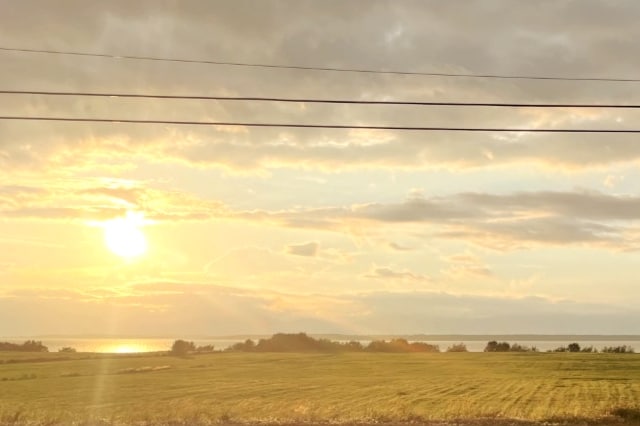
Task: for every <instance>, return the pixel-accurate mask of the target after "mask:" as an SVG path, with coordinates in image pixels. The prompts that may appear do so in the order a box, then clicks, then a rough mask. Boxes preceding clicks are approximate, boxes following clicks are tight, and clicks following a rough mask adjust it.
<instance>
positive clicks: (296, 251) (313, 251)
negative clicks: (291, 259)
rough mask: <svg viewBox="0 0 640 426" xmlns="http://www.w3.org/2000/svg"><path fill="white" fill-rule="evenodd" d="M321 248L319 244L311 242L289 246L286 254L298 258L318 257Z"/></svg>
mask: <svg viewBox="0 0 640 426" xmlns="http://www.w3.org/2000/svg"><path fill="white" fill-rule="evenodd" d="M319 248H320V244H319V243H317V242H315V241H311V242H308V243H303V244H291V245H288V246H287V250H286V252H287V253H288V254H293V255H296V256H305V257H316V256H317V255H318V250H319Z"/></svg>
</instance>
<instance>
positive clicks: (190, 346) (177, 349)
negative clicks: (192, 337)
mask: <svg viewBox="0 0 640 426" xmlns="http://www.w3.org/2000/svg"><path fill="white" fill-rule="evenodd" d="M195 351H196V345H195V344H194V343H193V342H187V341H186V340H180V339H179V340H176V341H175V342H173V345H172V346H171V353H172V354H174V355H181V356H182V355H187V354H188V353H189V352H195Z"/></svg>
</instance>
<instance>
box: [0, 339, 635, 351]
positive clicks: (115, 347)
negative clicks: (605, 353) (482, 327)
mask: <svg viewBox="0 0 640 426" xmlns="http://www.w3.org/2000/svg"><path fill="white" fill-rule="evenodd" d="M488 337H489V339H488V340H493V339H491V336H488ZM25 340H39V341H42V343H43V344H44V345H45V346H47V347H48V348H49V351H50V352H57V351H58V350H60V349H61V348H63V347H72V348H75V349H76V350H77V351H78V352H104V353H134V352H157V351H167V350H169V349H170V348H171V345H172V344H173V342H174V340H175V339H174V338H139V339H131V338H128V339H116V338H53V337H11V338H2V337H0V341H8V342H14V343H22V342H24V341H25ZM185 340H189V341H193V342H194V343H195V344H196V346H204V345H213V346H214V347H215V349H216V350H223V349H226V348H228V347H229V346H231V345H233V344H234V343H237V342H240V341H243V339H237V340H229V339H213V338H212V339H189V338H186V339H185ZM496 340H500V339H496ZM369 342H370V341H369V340H360V343H362V344H363V345H366V344H368V343H369ZM426 342H427V343H431V344H434V345H438V346H439V347H440V350H441V351H445V350H446V349H447V348H448V347H449V346H452V345H454V344H456V343H461V342H462V343H464V344H465V345H466V346H467V349H468V350H469V351H470V352H482V351H483V349H484V347H485V345H486V344H487V340H463V341H460V340H428V341H426ZM572 342H577V343H578V344H580V347H586V346H593V347H595V348H597V349H598V350H600V349H602V348H603V347H604V346H621V345H628V346H631V347H632V348H634V349H636V350H637V351H640V337H637V338H636V337H635V336H634V338H632V339H628V340H589V339H584V340H568V341H562V340H510V341H509V343H519V344H521V345H523V346H535V347H536V348H538V350H539V351H541V352H545V351H547V350H553V349H555V348H557V347H559V346H567V345H568V344H569V343H572Z"/></svg>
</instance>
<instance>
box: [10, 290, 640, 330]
mask: <svg viewBox="0 0 640 426" xmlns="http://www.w3.org/2000/svg"><path fill="white" fill-rule="evenodd" d="M42 290H43V289H35V288H33V289H23V290H20V291H9V292H6V291H5V293H4V294H3V295H0V334H2V335H38V334H66V335H73V334H92V335H96V334H112V335H113V334H115V335H123V334H127V335H139V336H158V335H163V336H175V337H186V336H194V335H208V336H214V335H229V334H269V333H275V332H279V331H284V332H299V331H307V332H310V333H372V334H373V333H375V334H387V333H434V334H435V333H444V334H447V333H461V334H477V333H481V334H491V333H494V334H513V333H554V334H558V333H560V334H607V333H628V334H632V333H633V330H634V329H637V327H638V325H639V324H638V317H639V316H638V312H637V309H635V308H625V307H621V306H613V305H605V304H588V303H580V302H575V301H568V300H564V301H557V300H556V301H554V300H551V299H547V298H542V297H523V298H509V297H500V296H477V295H469V294H466V295H465V294H447V293H436V292H429V291H411V292H406V291H405V292H398V291H384V292H366V293H351V294H349V293H344V294H334V295H323V294H313V295H300V294H296V293H284V292H270V291H262V290H248V289H237V288H233V287H228V286H217V285H211V284H203V283H201V284H195V283H188V282H166V281H165V282H145V283H138V284H135V285H132V286H129V287H128V288H127V287H123V288H121V289H120V290H122V291H121V292H120V293H118V294H113V293H111V292H104V291H102V292H97V291H93V290H91V289H86V290H85V291H82V292H79V291H70V290H63V291H58V290H55V289H48V290H47V291H42Z"/></svg>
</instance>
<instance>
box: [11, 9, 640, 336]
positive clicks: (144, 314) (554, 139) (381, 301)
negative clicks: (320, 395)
mask: <svg viewBox="0 0 640 426" xmlns="http://www.w3.org/2000/svg"><path fill="white" fill-rule="evenodd" d="M639 13H640V4H638V3H637V2H636V1H631V0H629V1H622V0H621V1H617V2H614V3H611V2H602V1H593V2H592V1H586V0H584V1H583V0H581V1H579V2H578V1H569V0H566V1H560V0H553V1H547V0H542V1H539V2H514V1H497V0H483V1H469V2H464V3H463V2H442V1H435V0H434V1H424V0H420V1H404V0H403V1H391V0H388V1H378V0H372V1H366V2H365V1H357V0H354V1H349V2H346V1H322V2H319V1H275V0H274V1H261V2H253V1H244V0H240V1H238V0H234V1H188V2H179V1H162V2H156V1H153V2H152V1H137V2H130V1H124V0H123V1H117V0H116V1H110V2H98V1H60V2H46V1H20V2H11V1H0V48H18V49H40V50H55V51H72V52H92V53H101V54H102V53H104V54H107V55H138V56H154V57H161V58H184V59H202V60H212V61H223V62H246V63H262V64H284V65H296V66H305V67H334V68H358V69H378V70H411V71H421V72H435V73H458V74H469V73H470V74H505V75H538V76H566V77H618V78H638V77H640V75H639V74H638V70H639V69H640V56H638V55H637V40H638V39H640V27H639V26H638V25H637V19H636V18H637V16H638V14H639ZM0 90H28V91H84V92H102V93H141V94H178V95H196V96H197V95H209V96H263V97H284V98H319V99H361V100H407V101H456V102H540V103H554V102H555V103H612V104H633V103H638V101H639V100H640V83H634V82H626V83H625V82H594V81H590V82H585V81H557V80H518V79H474V78H455V77H428V76H415V75H414V76H411V75H391V74H363V73H340V72H327V71H311V70H295V69H275V68H272V69H268V68H255V67H234V66H222V65H211V64H208V65H207V64H195V63H178V62H162V61H142V60H127V59H114V58H100V57H87V56H74V55H61V54H44V53H28V52H15V51H7V50H0ZM638 114H639V113H638V112H634V110H613V109H594V110H591V109H590V110H587V109H575V108H574V109H554V110H549V109H547V110H544V109H539V110H534V109H509V110H504V109H496V108H493V109H492V108H483V109H477V108H463V107H415V106H372V105H322V104H309V103H263V102H239V101H199V100H157V99H153V100H149V99H123V98H90V97H78V96H76V97H73V96H71V97H53V96H42V95H10V94H3V95H0V115H2V116H8V115H12V116H15V115H23V116H60V117H87V118H89V117H95V118H114V119H118V118H121V119H143V120H144V119H160V120H190V121H241V122H242V121H244V122H246V121H250V122H280V123H311V124H313V123H327V124H360V125H362V124H372V125H389V126H454V127H455V126H460V127H465V126H476V127H521V128H535V127H538V128H616V129H624V128H634V127H637V125H638V124H637V123H638V120H637V117H638ZM637 139H638V138H637V136H635V135H624V134H621V135H603V134H570V135H566V134H530V133H504V134H497V133H474V134H461V133H458V134H454V133H447V132H441V133H425V132H400V131H389V130H382V131H371V130H331V129H282V128H281V129H273V128H246V127H197V128H196V127H189V126H175V125H142V124H113V123H60V122H37V121H33V122H22V121H11V120H0V336H24V335H37V334H51V333H55V334H121V335H131V334H138V335H189V334H192V335H195V334H200V335H202V334H208V335H224V334H235V333H271V332H277V331H308V332H315V333H332V332H343V333H420V332H424V333H586V334H589V333H591V334H597V333H618V334H624V333H637V331H638V326H640V316H639V315H638V314H639V313H640V312H638V308H637V303H635V301H636V300H638V298H639V297H640V290H639V289H638V286H637V278H636V275H637V268H638V265H639V264H640V262H639V261H640V255H639V254H638V249H639V248H640V228H639V227H638V225H639V221H640V193H639V192H638V186H637V182H638V179H639V178H640V173H639V172H638V163H639V160H640V143H639V142H638V140H637Z"/></svg>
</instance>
